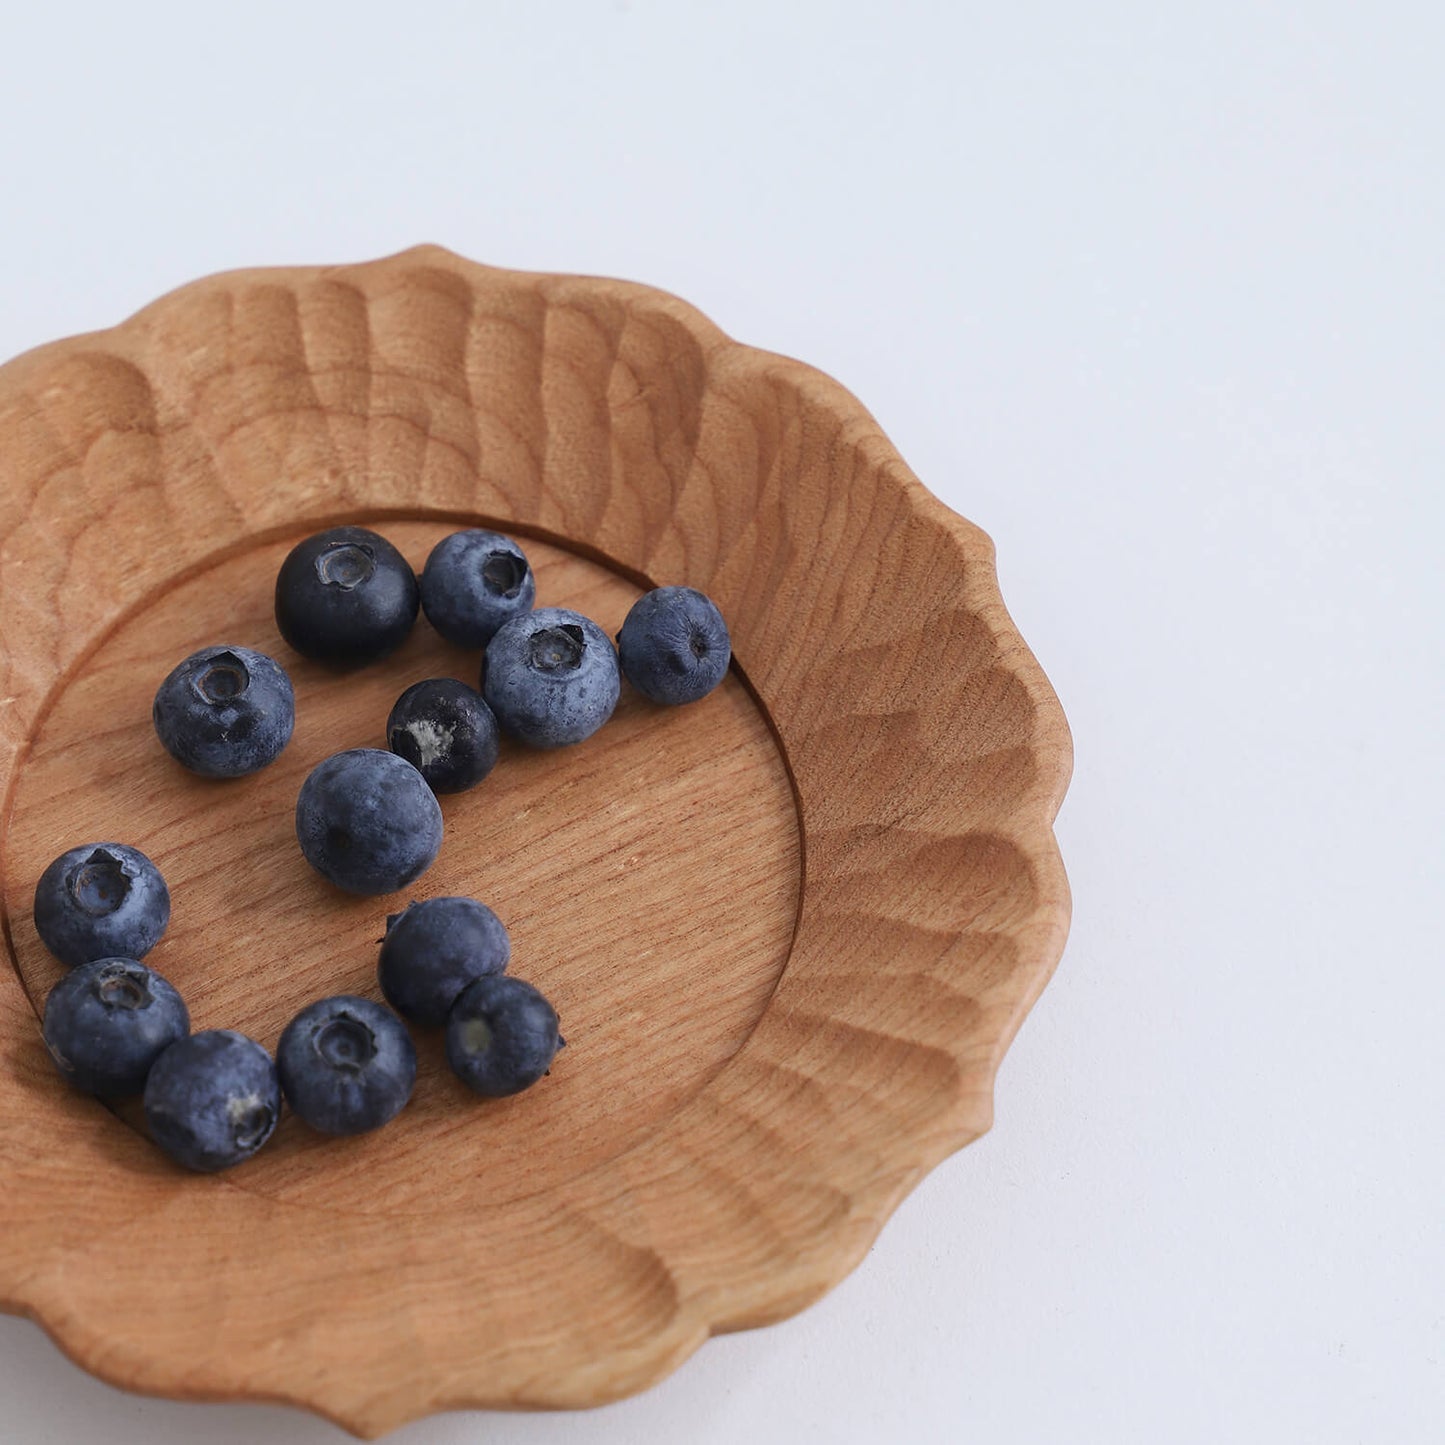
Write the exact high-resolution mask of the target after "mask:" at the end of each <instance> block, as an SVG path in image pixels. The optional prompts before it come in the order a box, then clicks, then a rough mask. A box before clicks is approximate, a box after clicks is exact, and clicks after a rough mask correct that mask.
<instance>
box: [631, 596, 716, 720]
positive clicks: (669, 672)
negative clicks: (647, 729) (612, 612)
mask: <svg viewBox="0 0 1445 1445" xmlns="http://www.w3.org/2000/svg"><path fill="white" fill-rule="evenodd" d="M617 651H618V654H619V656H620V659H621V662H622V672H623V675H624V676H625V677H626V678H627V680H628V682H630V683H631V684H632V685H633V687H635V688H636V689H637V690H638V692H640V693H642V694H643V695H644V696H646V697H649V698H651V699H652V701H653V702H662V703H671V704H674V705H676V704H679V703H685V702H696V701H697V700H698V699H699V698H700V697H706V696H707V695H708V693H710V692H711V691H712V690H713V688H715V687H716V686H717V685H718V683H720V682H721V681H722V680H723V677H724V676H725V675H726V673H727V670H728V662H729V660H730V659H731V657H732V644H731V642H730V640H729V638H728V629H727V623H725V622H724V621H723V616H722V613H721V612H719V611H718V610H717V607H716V606H715V605H714V603H713V602H712V600H711V599H710V598H708V597H706V596H705V595H704V594H703V593H701V592H698V591H697V590H695V589H694V588H692V587H657V588H654V589H653V590H652V591H651V592H646V593H644V594H643V595H642V596H641V597H639V598H638V599H637V601H636V602H634V603H633V604H632V610H631V611H630V612H629V613H628V614H627V620H626V621H625V622H624V623H623V624H622V631H621V632H619V633H618V634H617Z"/></svg>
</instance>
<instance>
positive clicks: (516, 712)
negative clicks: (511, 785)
mask: <svg viewBox="0 0 1445 1445" xmlns="http://www.w3.org/2000/svg"><path fill="white" fill-rule="evenodd" d="M619 690H620V682H619V677H618V672H617V653H616V652H615V651H614V650H613V647H612V643H611V642H610V641H609V640H608V637H607V634H606V633H605V632H603V630H602V629H601V628H600V627H599V626H598V625H597V624H596V623H595V622H593V621H592V620H591V619H590V618H587V617H583V616H582V614H581V613H580V612H569V611H568V610H567V609H566V608H565V607H539V608H538V609H537V611H535V612H529V613H527V614H526V615H524V616H522V617H514V618H513V619H512V620H511V621H510V622H508V623H507V624H506V625H505V626H504V627H502V628H501V629H500V630H499V631H498V633H497V635H496V636H495V637H494V638H492V640H491V642H489V643H488V644H487V652H486V657H485V658H484V659H483V665H482V691H483V695H484V696H485V697H486V699H487V704H488V706H489V707H490V708H491V709H492V711H493V712H494V713H495V714H496V715H497V721H498V722H499V723H500V724H501V725H502V727H503V728H505V729H506V731H507V732H509V733H510V734H511V735H512V736H513V737H514V738H516V739H517V740H518V741H519V742H524V743H527V744H528V745H529V746H531V747H534V748H560V747H563V746H565V745H566V744H568V743H580V742H581V741H582V739H583V738H587V737H591V736H592V734H593V733H595V732H596V731H597V729H598V728H600V727H601V726H602V724H603V723H605V722H606V721H607V719H608V718H610V717H611V716H612V709H613V708H615V707H616V706H617V694H618V691H619Z"/></svg>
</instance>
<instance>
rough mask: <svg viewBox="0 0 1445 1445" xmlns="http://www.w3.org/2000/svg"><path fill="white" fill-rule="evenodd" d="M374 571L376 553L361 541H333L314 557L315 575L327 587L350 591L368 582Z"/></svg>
mask: <svg viewBox="0 0 1445 1445" xmlns="http://www.w3.org/2000/svg"><path fill="white" fill-rule="evenodd" d="M375 571H376V554H375V553H374V552H373V551H372V550H371V548H370V547H368V546H366V545H365V543H362V542H334V543H332V545H331V546H329V547H327V548H326V549H325V551H323V552H322V553H321V555H320V556H319V557H317V559H316V575H317V576H318V577H319V578H320V579H321V581H322V583H323V584H324V585H325V586H327V587H339V588H340V589H341V590H342V591H343V592H350V591H352V590H353V589H354V588H357V587H360V586H361V584H362V583H363V582H369V581H370V580H371V577H372V574H373V573H374V572H375Z"/></svg>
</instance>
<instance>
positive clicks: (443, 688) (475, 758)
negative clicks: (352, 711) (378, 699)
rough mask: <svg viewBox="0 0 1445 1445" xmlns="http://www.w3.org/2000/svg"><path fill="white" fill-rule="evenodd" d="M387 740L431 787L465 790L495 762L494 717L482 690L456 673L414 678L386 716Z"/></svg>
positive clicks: (496, 743)
mask: <svg viewBox="0 0 1445 1445" xmlns="http://www.w3.org/2000/svg"><path fill="white" fill-rule="evenodd" d="M386 741H387V746H388V747H390V748H391V750H392V752H394V753H395V754H396V755H397V757H399V758H405V759H406V760H407V762H409V763H410V764H411V765H412V767H414V768H415V769H416V770H417V772H419V773H420V774H421V775H422V777H424V778H425V779H426V781H427V786H428V787H429V788H430V789H431V790H432V791H433V792H434V793H464V792H466V790H467V789H468V788H474V787H476V785H477V784H478V783H480V782H481V781H482V779H483V778H485V777H486V776H487V774H488V773H490V772H491V771H492V769H493V768H494V767H496V765H497V749H498V745H499V743H500V739H499V738H498V736H497V719H496V718H495V717H494V716H493V715H492V710H491V708H489V707H488V706H487V704H486V703H485V702H484V701H483V700H482V695H481V693H479V692H477V691H476V689H475V688H470V687H468V686H467V685H466V683H464V682H462V681H460V680H459V679H457V678H455V677H428V678H423V679H422V681H420V682H414V683H412V685H411V686H410V687H409V688H407V690H406V691H405V692H404V693H402V695H401V696H400V697H399V698H397V700H396V703H395V704H394V705H393V707H392V709H391V714H390V716H388V718H387V720H386Z"/></svg>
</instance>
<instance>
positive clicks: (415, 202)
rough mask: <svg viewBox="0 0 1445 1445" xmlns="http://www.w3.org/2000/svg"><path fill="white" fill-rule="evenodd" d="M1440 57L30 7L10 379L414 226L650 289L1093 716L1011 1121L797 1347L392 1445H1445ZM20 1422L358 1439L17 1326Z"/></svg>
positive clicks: (1346, 16)
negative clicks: (837, 424) (812, 383)
mask: <svg viewBox="0 0 1445 1445" xmlns="http://www.w3.org/2000/svg"><path fill="white" fill-rule="evenodd" d="M1438 14H1439V10H1438V6H1436V5H1434V4H1427V3H1425V0H1421V3H1417V4H1401V3H1379V0H1377V3H1376V4H1373V5H1370V6H1364V5H1357V4H1336V3H1328V0H1309V3H1299V4H1284V3H1280V4H1260V3H1258V0H1246V3H1237V0H1211V3H1207V4H1202V3H1192V0H1189V3H1178V0H1176V3H1165V4H1160V3H1157V0H1141V3H1138V4H1120V3H1111V0H1096V3H1093V4H1089V5H1081V4H1063V3H1055V4H1038V3H1010V4H997V3H994V4H988V5H982V4H975V3H966V4H953V3H938V4H936V5H932V6H924V5H903V4H898V3H887V4H884V3H881V0H880V3H876V4H845V3H831V4H816V5H801V4H794V5H787V4H766V3H748V4H740V3H737V0H727V3H721V4H707V5H690V4H675V3H674V4H664V3H662V0H631V3H621V0H618V3H603V0H597V3H574V4H551V5H543V4H533V5H528V4H522V3H520V0H518V3H513V4H505V5H503V4H485V5H476V4H471V5H463V4H456V5H451V6H444V5H439V4H416V3H407V4H404V3H400V0H392V3H388V4H386V5H378V4H366V3H359V0H350V3H347V4H344V5H336V4H331V5H314V4H313V5H300V4H296V3H294V0H293V3H287V4H269V3H250V4H247V5H241V6H231V5H228V6H210V5H195V4H187V5H186V6H184V7H181V6H177V7H175V9H174V10H167V9H163V8H162V7H159V6H155V5H151V6H146V5H143V4H142V5H139V6H137V5H134V4H131V5H119V6H106V7H104V11H103V12H102V8H101V7H100V6H96V7H94V8H93V9H80V8H78V7H73V6H72V7H66V6H60V5H54V6H44V7H39V6H26V7H23V9H22V8H21V7H17V6H13V5H6V6H4V8H3V19H0V156H3V170H0V356H8V355H12V354H14V353H16V352H18V351H20V350H23V349H25V348H27V347H29V346H31V345H34V344H36V343H39V342H41V341H45V340H49V339H52V338H54V337H57V336H61V335H64V334H67V333H71V332H75V331H80V330H88V329H92V328H94V327H97V326H102V325H108V324H111V323H113V322H115V321H118V320H120V319H121V318H122V317H124V316H125V315H127V314H128V313H129V312H130V311H132V310H134V309H135V308H137V307H139V306H141V305H142V304H144V303H145V302H147V301H149V300H151V299H152V298H153V297H155V296H157V295H159V294H160V293H161V292H163V291H166V290H168V289H170V288H171V287H173V286H175V285H178V284H180V283H182V282H184V281H187V280H190V279H192V278H194V277H198V276H201V275H204V274H206V273H209V272H211V271H214V270H217V269H221V268H225V267H232V266H243V265H254V264H266V263H282V262H335V261H346V260H354V259H364V258H369V257H372V256H377V255H381V254H384V253H387V252H391V251H395V250H398V249H400V248H402V247H404V246H406V245H409V244H411V243H413V242H415V241H420V240H434V241H439V242H442V243H444V244H446V245H449V246H450V247H452V248H453V249H455V250H457V251H460V252H462V253H463V254H466V255H470V256H472V257H475V258H477V259H479V260H486V261H491V262H495V263H500V264H505V265H512V266H518V267H524V268H533V269H544V270H554V269H555V270H570V271H584V272H592V273H603V274H612V275H618V276H625V277H629V278H632V279H635V280H640V281H647V282H651V283H653V284H656V285H659V286H663V287H665V288H667V289H669V290H672V291H675V292H677V293H679V294H680V295H682V296H684V297H686V298H687V299H689V300H690V301H692V302H694V303H696V304H697V305H698V306H700V307H701V308H702V309H703V310H704V311H705V312H707V313H708V314H709V315H711V316H712V317H713V318H714V319H715V320H716V321H718V322H719V323H720V324H721V325H722V326H723V327H724V328H725V329H727V330H728V331H730V332H732V333H733V334H734V335H736V336H738V337H739V338H741V339H743V340H746V341H749V342H752V343H755V344H758V345H762V346H766V347H770V348H773V349H775V350H779V351H783V352H787V353H790V354H792V355H795V356H798V357H801V358H803V359H805V360H807V361H810V362H812V363H814V364H816V365H818V366H820V367H822V368H823V369H824V370H826V371H829V372H831V373H832V374H834V375H835V376H837V377H838V378H839V379H840V380H841V381H843V382H844V383H845V384H846V385H847V386H849V387H850V388H851V389H852V390H854V391H855V392H856V393H857V394H858V396H860V397H861V398H862V399H863V400H864V402H865V403H866V404H867V405H868V406H869V407H870V408H871V410H872V411H873V412H874V413H875V415H877V417H878V418H879V420H880V421H881V422H882V424H883V426H884V428H885V429H886V430H887V432H888V433H889V435H890V436H891V437H892V438H893V440H894V441H895V442H896V443H897V445H898V447H899V448H900V450H901V451H902V452H903V454H904V456H905V457H906V458H907V459H908V460H909V461H910V463H911V464H912V466H913V467H914V469H915V470H916V471H917V472H918V473H919V475H920V476H922V477H923V479H924V480H925V481H926V482H927V483H928V484H929V485H930V486H931V487H932V488H933V489H934V490H935V491H937V492H938V493H939V495H941V496H942V497H943V498H945V499H946V500H947V501H948V502H949V503H951V504H952V505H953V506H954V507H956V508H957V509H959V510H960V511H962V512H964V513H966V514H967V515H968V516H969V517H971V518H973V519H974V520H975V521H977V522H978V523H980V524H981V525H982V526H983V527H984V528H986V529H987V530H988V531H989V532H990V533H992V535H993V537H994V538H995V540H996V542H997V544H998V553H999V570H1000V574H1001V579H1002V584H1003V589H1004V593H1005V596H1006V598H1007V600H1008V602H1009V605H1010V607H1011V609H1012V611H1013V614H1014V616H1015V618H1016V619H1017V621H1018V623H1019V625H1020V627H1021V629H1022V631H1023V633H1024V635H1025V637H1026V638H1027V639H1028V641H1029V642H1030V644H1031V645H1032V647H1033V648H1034V650H1035V652H1036V653H1037V655H1038V656H1039V658H1040V659H1041V661H1042V662H1043V664H1044V667H1045V668H1046V670H1047V671H1048V673H1049V675H1050V676H1051V678H1052V679H1053V681H1054V683H1055V685H1056V686H1057V688H1058V691H1059V694H1060V696H1061V698H1062V699H1063V702H1064V706H1065V708H1066V710H1067V712H1068V714H1069V717H1070V720H1071V722H1072V725H1073V729H1074V736H1075V742H1076V748H1077V769H1076V773H1075V779H1074V783H1073V787H1072V790H1071V792H1070V794H1069V797H1068V800H1067V802H1066V803H1065V806H1064V810H1063V813H1062V815H1061V818H1060V822H1059V833H1060V838H1061V840H1062V844H1063V850H1064V856H1065V859H1066V861H1067V863H1068V866H1069V870H1070V874H1071V877H1072V881H1073V887H1074V891H1075V919H1074V927H1073V933H1072V936H1071V938H1070V942H1069V946H1068V950H1067V953H1066V954H1065V957H1064V961H1063V964H1062V966H1061V967H1060V970H1059V972H1058V974H1057V976H1056V978H1055V980H1054V982H1053V983H1052V984H1051V985H1050V987H1049V989H1048V990H1047V992H1046V993H1045V995H1044V998H1043V1000H1042V1002H1041V1003H1040V1004H1039V1005H1038V1007H1037V1008H1036V1010H1035V1011H1034V1013H1033V1015H1032V1016H1031V1017H1030V1019H1029V1021H1028V1023H1027V1024H1026V1026H1025V1027H1024V1030H1023V1032H1022V1034H1021V1035H1020V1037H1019V1039H1018V1042H1017V1044H1016V1045H1015V1047H1014V1049H1013V1051H1012V1052H1011V1054H1010V1055H1009V1058H1008V1061H1007V1063H1006V1064H1005V1067H1004V1069H1003V1072H1002V1075H1001V1078H1000V1081H999V1091H998V1114H997V1123H996V1126H995V1130H994V1133H993V1134H992V1135H991V1136H989V1137H988V1138H986V1139H984V1140H983V1141H981V1142H980V1143H979V1144H977V1145H975V1146H973V1147H971V1148H969V1149H968V1150H966V1151H964V1152H963V1153H962V1154H960V1155H958V1156H956V1157H955V1158H954V1159H952V1160H950V1161H949V1162H948V1163H947V1164H945V1165H944V1166H943V1167H942V1168H940V1169H939V1170H938V1171H937V1172H936V1173H935V1174H934V1175H933V1176H932V1177H930V1178H929V1179H928V1180H927V1181H926V1182H925V1183H924V1184H923V1185H922V1187H921V1188H920V1189H919V1190H918V1191H917V1192H916V1194H914V1195H913V1197H911V1198H910V1199H909V1200H908V1201H907V1203H905V1205H904V1206H903V1207H902V1209H900V1211H899V1212H898V1214H897V1216H896V1217H895V1218H894V1219H893V1221H892V1222H891V1223H890V1224H889V1225H888V1226H887V1228H886V1229H885V1230H884V1233H883V1235H882V1237H881V1239H880V1240H879V1242H878V1245H877V1246H876V1248H875V1249H874V1250H873V1252H872V1253H871V1255H870V1256H869V1258H868V1259H867V1261H866V1262H865V1263H864V1264H863V1266H862V1267H861V1268H860V1269H859V1270H858V1271H857V1272H856V1273H855V1274H854V1275H853V1276H852V1277H851V1278H850V1279H849V1280H847V1281H846V1282H845V1283H844V1284H843V1285H842V1286H840V1287H839V1288H838V1289H837V1290H836V1291H835V1292H834V1293H833V1294H832V1295H831V1296H829V1297H828V1298H827V1299H826V1300H824V1301H823V1302H822V1303H820V1304H819V1305H817V1306H816V1307H814V1308H813V1309H811V1310H809V1311H807V1312H806V1313H805V1314H804V1315H803V1316H801V1317H800V1318H798V1319H796V1320H793V1321H790V1322H788V1323H786V1324H783V1325H781V1326H778V1327H776V1328H773V1329H770V1330H766V1331H762V1332H758V1333H754V1334H749V1335H744V1336H739V1337H733V1338H728V1339H722V1340H718V1341H714V1342H712V1343H710V1344H709V1345H708V1346H706V1347H705V1348H704V1349H703V1350H702V1351H701V1353H700V1354H699V1355H697V1356H696V1357H695V1358H694V1359H693V1360H692V1361H691V1362H690V1363H688V1364H687V1365H685V1366H684V1367H683V1368H682V1369H681V1370H680V1371H679V1372H678V1373H677V1374H676V1375H675V1376H673V1377H672V1378H671V1379H669V1380H668V1381H667V1382H666V1383H664V1384H662V1385H661V1386H659V1387H658V1388H657V1389H655V1390H653V1391H652V1392H651V1393H649V1394H648V1395H646V1396H644V1397H642V1398H639V1399H636V1400H632V1401H629V1402H625V1403H623V1404H620V1405H617V1406H614V1407H610V1408H607V1409H603V1410H600V1411H596V1412H593V1413H590V1414H587V1415H579V1416H570V1417H508V1416H482V1415H452V1416H448V1417H444V1418H440V1419H436V1420H432V1421H427V1422H422V1423H419V1424H416V1425H413V1426H410V1427H408V1428H406V1429H404V1430H402V1431H401V1432H399V1434H398V1435H396V1436H395V1437H394V1438H395V1440H396V1441H398V1442H405V1445H443V1442H447V1445H453V1442H464V1441H483V1440H485V1441H487V1442H494V1445H509V1442H523V1441H527V1442H536V1441H543V1440H546V1441H561V1442H577V1445H584V1442H585V1445H602V1442H624V1441H644V1440H647V1441H652V1440H687V1441H703V1442H712V1441H728V1442H731V1441H740V1440H746V1441H749V1442H750V1445H763V1442H771V1441H788V1442H795V1441H799V1440H802V1441H815V1440H818V1441H854V1440H856V1441H867V1442H870V1445H877V1442H885V1445H891V1442H895V1441H908V1442H914V1445H917V1442H934V1441H937V1442H957V1441H965V1440H968V1441H990V1442H1000V1441H1007V1442H1012V1441H1020V1442H1032V1441H1042V1440H1062V1441H1069V1442H1077V1441H1120V1440H1129V1441H1134V1440H1137V1441H1150V1442H1154V1441H1169V1442H1184V1441H1201V1442H1203V1441H1210V1442H1213V1441H1218V1440H1253V1441H1268V1442H1276V1441H1308V1442H1311V1445H1314V1442H1334V1441H1369V1442H1413V1441H1426V1440H1431V1441H1433V1440H1438V1439H1440V1438H1442V1432H1445V1365H1442V1351H1445V1324H1442V1315H1445V1248H1442V1224H1445V1198H1442V1194H1445V1191H1442V1179H1445V1172H1442V1171H1445V1165H1442V1143H1445V1130H1442V1124H1445V1072H1442V1062H1441V1061H1442V1035H1445V1018H1442V999H1445V986H1442V981H1441V974H1442V957H1441V945H1440V938H1441V929H1440V921H1439V914H1440V910H1441V906H1442V902H1445V897H1442V895H1445V888H1442V862H1445V858H1442V851H1445V850H1442V820H1441V807H1440V805H1441V802H1442V791H1445V790H1442V765H1441V741H1442V737H1441V735H1442V704H1445V686H1442V644H1445V636H1442V633H1445V591H1442V584H1441V572H1442V560H1441V559H1442V552H1445V539H1442V529H1445V506H1442V501H1441V495H1442V485H1445V469H1442V462H1445V288H1442V276H1445V206H1442V198H1445V189H1442V175H1445V153H1442V152H1445V145H1442V141H1445V105H1442V100H1441V93H1442V79H1441V55H1442V53H1445V49H1442V42H1445V34H1442V29H1441V25H1440V22H1439V21H1438V19H1437V16H1438ZM3 1187H4V1186H3V1181H0V1198H3ZM0 1228H3V1219H0ZM0 1433H3V1434H4V1436H5V1437H6V1438H7V1439H10V1440H19V1441H65V1442H69V1441H96V1440H102V1439H103V1440H106V1441H110V1442H116V1445H127V1442H142V1441H144V1442H147V1445H171V1442H176V1445H180V1442H187V1445H189V1442H191V1441H194V1440H195V1439H197V1438H200V1437H201V1435H202V1434H203V1433H204V1436H205V1438H206V1439H207V1440H208V1441H210V1442H213V1445H223V1442H235V1445H242V1442H245V1445H252V1442H282V1441H285V1442H292V1441H296V1442H320V1441H340V1440H341V1439H342V1438H343V1437H341V1435H340V1434H339V1432H337V1431H336V1430H335V1429H334V1428H333V1427H331V1426H329V1425H326V1424H324V1423H322V1422H320V1421H317V1420H313V1419H310V1418H308V1417H305V1416H302V1415H300V1414H295V1413H292V1412H290V1411H287V1410H282V1409H277V1408H246V1407H235V1408H232V1407H225V1408H220V1407H204V1406H187V1405H177V1404H170V1403H166V1402H156V1401H146V1400H138V1399H133V1398H131V1397H129V1396H124V1395H120V1394H118V1393H116V1392H114V1391H112V1390H110V1389H108V1388H107V1387H105V1386H102V1385H100V1384H97V1383H96V1382H94V1381H92V1380H90V1379H89V1378H88V1377H86V1376H84V1375H82V1374H81V1373H80V1372H78V1371H77V1370H75V1369H74V1368H73V1367H71V1366H70V1365H69V1364H67V1363H66V1362H65V1361H64V1360H63V1359H62V1358H61V1357H60V1355H59V1354H58V1353H57V1352H56V1351H55V1349H54V1348H53V1347H52V1346H51V1345H50V1344H49V1343H48V1342H47V1341H46V1340H45V1339H44V1337H43V1336H42V1335H41V1334H40V1332H39V1331H38V1330H37V1329H36V1328H35V1327H34V1326H33V1325H30V1324H28V1323H25V1322H23V1321H18V1320H3V1321H0Z"/></svg>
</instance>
